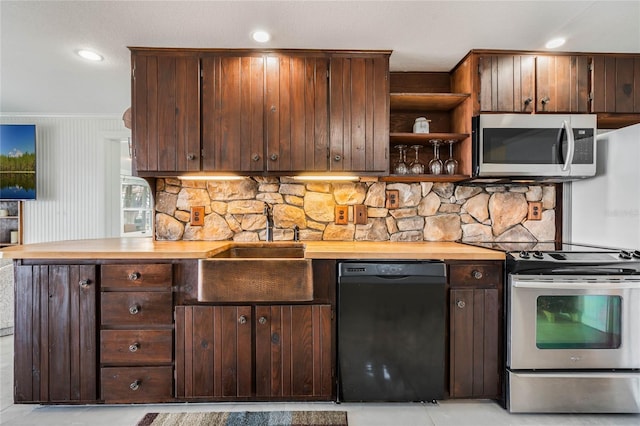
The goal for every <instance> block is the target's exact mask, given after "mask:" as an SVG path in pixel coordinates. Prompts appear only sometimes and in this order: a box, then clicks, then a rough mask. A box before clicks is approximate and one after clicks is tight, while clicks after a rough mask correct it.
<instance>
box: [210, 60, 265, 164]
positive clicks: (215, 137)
mask: <svg viewBox="0 0 640 426" xmlns="http://www.w3.org/2000/svg"><path fill="white" fill-rule="evenodd" d="M264 62H265V60H264V57H263V56H262V55H260V56H209V57H204V58H202V167H203V170H204V171H239V172H254V171H262V170H263V169H264V164H265V163H264V158H263V156H264V152H263V151H264V72H265V63H264Z"/></svg>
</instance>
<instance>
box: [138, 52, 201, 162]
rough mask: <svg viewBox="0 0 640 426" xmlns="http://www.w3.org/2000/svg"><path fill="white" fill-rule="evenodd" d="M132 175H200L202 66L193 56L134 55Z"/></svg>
mask: <svg viewBox="0 0 640 426" xmlns="http://www.w3.org/2000/svg"><path fill="white" fill-rule="evenodd" d="M131 65H132V73H131V78H132V82H131V84H132V97H133V99H132V104H133V129H132V130H133V157H134V161H133V165H134V166H133V167H134V172H194V171H199V170H200V96H199V94H200V66H199V59H198V57H197V55H195V54H193V53H185V52H177V51H164V52H157V51H154V52H150V51H145V50H136V49H132V55H131Z"/></svg>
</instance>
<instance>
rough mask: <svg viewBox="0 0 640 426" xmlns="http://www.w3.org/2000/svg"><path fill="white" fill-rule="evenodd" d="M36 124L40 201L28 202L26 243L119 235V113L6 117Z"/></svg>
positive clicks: (7, 120)
mask: <svg viewBox="0 0 640 426" xmlns="http://www.w3.org/2000/svg"><path fill="white" fill-rule="evenodd" d="M0 123H9V124H35V125H36V137H37V142H36V156H37V168H36V170H37V200H36V201H27V202H25V203H24V218H23V239H24V242H25V243H27V244H28V243H39V242H48V241H60V240H75V239H87V238H105V237H115V236H119V235H120V234H119V224H120V202H119V195H118V194H119V188H120V153H121V144H120V142H119V141H120V140H121V139H122V138H126V137H127V136H129V135H130V131H129V130H128V129H126V128H125V127H124V123H123V121H122V118H121V117H119V116H113V117H110V116H101V117H85V116H28V115H20V116H16V115H1V116H0Z"/></svg>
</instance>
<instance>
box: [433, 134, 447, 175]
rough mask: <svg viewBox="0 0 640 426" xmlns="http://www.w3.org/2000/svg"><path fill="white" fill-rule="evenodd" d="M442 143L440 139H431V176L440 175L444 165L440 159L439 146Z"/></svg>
mask: <svg viewBox="0 0 640 426" xmlns="http://www.w3.org/2000/svg"><path fill="white" fill-rule="evenodd" d="M441 143H442V140H441V139H433V140H432V141H431V144H432V145H433V159H432V160H431V161H429V171H430V172H431V174H433V175H439V174H442V169H443V167H444V165H443V164H442V160H441V159H440V144H441Z"/></svg>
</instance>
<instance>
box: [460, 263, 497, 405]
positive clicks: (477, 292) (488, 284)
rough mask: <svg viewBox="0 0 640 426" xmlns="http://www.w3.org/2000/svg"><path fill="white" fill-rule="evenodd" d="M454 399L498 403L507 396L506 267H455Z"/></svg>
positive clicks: (490, 265) (467, 265)
mask: <svg viewBox="0 0 640 426" xmlns="http://www.w3.org/2000/svg"><path fill="white" fill-rule="evenodd" d="M449 275H450V286H451V290H450V293H449V297H450V299H449V330H450V331H449V333H450V336H449V339H450V346H449V363H450V368H449V396H450V397H451V398H489V399H499V398H500V397H501V393H502V374H503V371H502V369H503V367H502V364H503V362H502V340H501V339H502V321H501V319H502V300H501V299H502V296H501V295H502V267H501V264H500V263H493V264H492V263H484V264H477V263H476V264H455V265H451V266H450V274H449Z"/></svg>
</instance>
